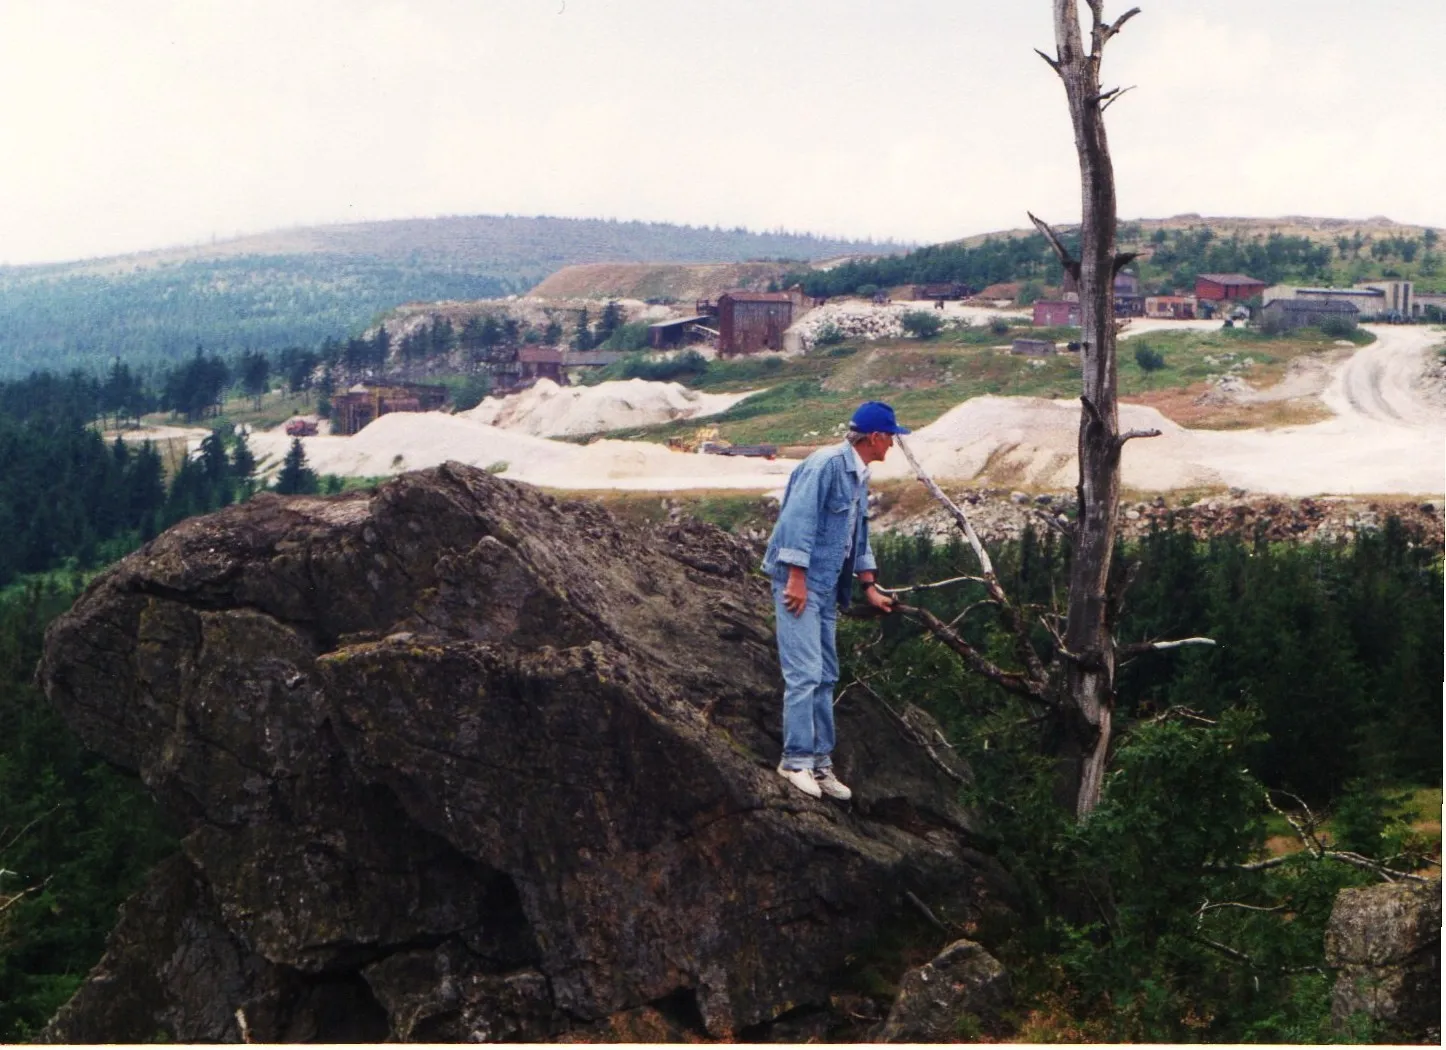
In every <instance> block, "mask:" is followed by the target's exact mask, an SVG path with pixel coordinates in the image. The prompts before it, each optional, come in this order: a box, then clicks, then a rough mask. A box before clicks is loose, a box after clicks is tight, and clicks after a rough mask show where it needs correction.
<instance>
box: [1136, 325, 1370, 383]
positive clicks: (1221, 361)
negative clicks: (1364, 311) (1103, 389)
mask: <svg viewBox="0 0 1446 1050" xmlns="http://www.w3.org/2000/svg"><path fill="white" fill-rule="evenodd" d="M1350 341H1351V342H1353V343H1354V344H1355V345H1357V346H1365V345H1367V344H1369V343H1372V342H1374V341H1375V336H1373V335H1371V334H1370V333H1369V332H1364V331H1360V330H1357V331H1356V332H1355V333H1354V334H1353V335H1352V336H1351V337H1350ZM1141 346H1148V347H1149V348H1150V349H1151V350H1156V351H1159V352H1160V353H1161V354H1162V355H1164V358H1165V367H1164V368H1161V369H1159V370H1157V371H1154V372H1145V371H1144V370H1143V369H1142V368H1140V366H1139V365H1138V364H1137V363H1136V362H1135V351H1136V350H1137V349H1138V348H1139V347H1141ZM1335 349H1337V347H1336V339H1335V337H1333V336H1328V335H1324V334H1322V333H1321V332H1319V331H1317V330H1316V329H1313V328H1306V329H1301V330H1300V331H1298V332H1291V333H1287V334H1283V335H1274V336H1272V335H1267V334H1266V333H1264V332H1260V331H1257V330H1255V329H1249V328H1219V329H1214V330H1200V329H1185V330H1181V331H1174V332H1150V333H1148V334H1143V335H1137V336H1133V337H1132V338H1129V339H1123V340H1121V341H1120V343H1119V350H1118V355H1117V361H1118V369H1119V392H1120V393H1121V394H1123V395H1132V394H1141V393H1145V392H1147V391H1152V390H1167V389H1171V388H1176V387H1188V386H1190V385H1192V384H1194V383H1198V382H1202V381H1203V380H1205V379H1207V378H1208V377H1210V376H1212V375H1220V374H1222V373H1224V372H1225V371H1226V370H1227V369H1228V368H1229V367H1230V366H1231V365H1232V364H1235V363H1243V362H1244V361H1246V360H1249V362H1250V364H1249V366H1248V367H1245V368H1237V369H1236V372H1237V374H1239V375H1241V376H1242V377H1244V378H1245V379H1246V380H1247V381H1248V382H1250V384H1251V385H1252V386H1260V385H1262V384H1263V383H1270V382H1273V381H1276V380H1278V379H1279V378H1280V375H1281V374H1282V373H1283V371H1284V369H1285V366H1286V365H1287V364H1288V363H1289V362H1290V361H1291V360H1293V359H1294V358H1296V357H1300V356H1302V355H1305V354H1311V353H1320V352H1326V351H1331V350H1335Z"/></svg>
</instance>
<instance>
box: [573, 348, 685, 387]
mask: <svg viewBox="0 0 1446 1050" xmlns="http://www.w3.org/2000/svg"><path fill="white" fill-rule="evenodd" d="M706 371H708V359H707V358H706V357H704V356H703V355H702V354H700V353H698V351H696V350H684V351H683V352H682V353H681V354H676V355H674V356H673V357H666V358H663V359H661V360H656V359H653V358H651V357H649V356H648V355H647V354H629V355H628V356H627V357H625V358H623V359H622V360H621V361H618V362H617V363H615V364H611V365H608V366H607V367H606V368H604V369H600V370H599V371H598V372H597V373H596V374H595V377H594V378H593V379H591V380H590V381H589V385H591V384H592V383H601V382H605V381H606V380H609V379H646V380H648V381H649V382H651V383H669V382H673V381H675V380H684V381H686V380H688V379H693V378H696V377H697V376H700V375H702V374H703V373H704V372H706Z"/></svg>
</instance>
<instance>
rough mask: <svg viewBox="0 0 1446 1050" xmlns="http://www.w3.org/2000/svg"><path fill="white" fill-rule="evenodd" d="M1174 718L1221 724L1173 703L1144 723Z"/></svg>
mask: <svg viewBox="0 0 1446 1050" xmlns="http://www.w3.org/2000/svg"><path fill="white" fill-rule="evenodd" d="M1172 718H1183V719H1185V721H1187V722H1199V723H1200V724H1201V725H1205V726H1213V725H1219V724H1220V723H1218V722H1216V721H1215V720H1214V719H1213V718H1206V717H1205V716H1204V715H1202V714H1201V713H1200V712H1199V711H1192V710H1191V709H1190V708H1188V707H1183V706H1181V705H1179V704H1172V705H1171V706H1169V707H1167V708H1165V710H1163V711H1161V712H1160V713H1159V714H1158V715H1153V716H1151V717H1150V718H1147V719H1145V720H1144V723H1143V724H1144V725H1154V724H1155V723H1157V722H1167V721H1169V720H1170V719H1172Z"/></svg>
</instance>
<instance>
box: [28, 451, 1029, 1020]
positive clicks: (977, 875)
mask: <svg viewBox="0 0 1446 1050" xmlns="http://www.w3.org/2000/svg"><path fill="white" fill-rule="evenodd" d="M752 569H753V555H752V553H751V551H750V550H749V548H748V547H746V546H745V545H743V544H741V543H739V542H737V541H734V540H732V539H731V538H729V537H728V536H727V535H726V534H724V533H722V532H720V531H718V530H716V529H713V528H711V527H708V526H704V525H700V524H697V523H692V522H677V523H670V524H663V525H659V526H628V525H624V524H622V523H620V522H619V521H618V520H616V519H614V518H612V517H611V516H610V515H609V514H608V513H607V512H605V511H603V510H602V509H600V508H598V507H596V506H593V505H587V504H580V503H567V502H561V501H556V500H553V499H550V498H548V497H546V496H544V495H542V494H540V493H538V492H536V491H535V490H532V489H529V488H527V487H525V486H521V485H516V484H512V483H509V482H505V481H501V480H499V479H496V478H494V477H491V476H489V475H487V474H486V473H484V472H482V471H478V470H474V469H471V468H467V467H462V466H459V465H457V464H447V465H444V466H442V467H439V468H436V469H433V470H429V471H423V472H419V473H416V474H410V475H404V476H403V477H401V478H398V479H396V480H394V481H393V482H391V483H389V484H387V485H386V486H384V487H383V488H381V489H380V490H378V491H377V492H375V493H374V494H368V493H352V494H347V495H343V496H339V497H335V498H330V499H319V498H303V497H298V498H292V499H283V498H280V497H274V496H262V497H259V498H257V499H255V500H252V501H250V502H248V503H246V504H245V505H243V506H239V507H233V508H230V509H228V510H225V511H222V512H220V513H218V514H215V515H211V516H209V517H206V518H200V519H193V520H191V521H188V522H185V523H183V524H182V525H180V526H178V527H176V528H175V529H173V530H171V531H170V532H168V533H166V534H164V535H163V536H161V537H159V538H158V539H157V540H155V541H154V542H152V543H151V544H149V545H148V546H146V547H145V548H143V549H142V550H141V551H139V552H137V553H136V554H134V555H132V556H130V557H128V558H126V559H125V560H124V561H122V562H121V563H119V564H118V565H117V566H115V567H114V568H113V569H112V570H111V571H109V572H108V573H107V574H105V575H104V576H102V577H100V578H99V579H97V580H96V582H95V583H94V584H93V585H92V586H91V587H90V589H89V590H88V591H87V592H86V593H85V595H84V596H83V597H82V598H81V599H80V600H79V601H78V602H77V603H76V605H75V607H74V608H73V609H72V610H71V612H69V613H68V614H67V615H66V616H64V617H62V618H61V619H60V620H58V621H57V622H56V623H55V624H54V625H53V626H52V628H51V630H50V632H49V635H48V637H47V644H46V652H45V657H44V660H43V661H42V665H41V669H40V672H39V677H40V680H41V682H42V683H43V684H44V687H45V689H46V692H47V694H48V696H49V697H50V699H51V701H52V702H54V703H55V704H57V705H58V706H59V708H60V709H61V710H62V711H63V713H64V714H65V716H66V717H67V719H68V720H69V721H70V722H71V724H72V725H73V726H74V727H75V728H76V729H77V730H78V731H79V732H80V734H81V735H82V736H83V738H84V739H85V741H86V742H87V744H88V745H89V746H91V747H93V748H95V749H97V750H99V751H100V752H102V753H103V754H105V755H106V756H107V757H108V758H110V759H111V760H113V761H115V762H117V763H119V764H120V765H122V766H125V767H127V768H130V769H134V770H136V771H138V773H139V774H140V776H141V777H142V779H143V780H144V782H145V783H146V784H147V785H148V786H149V787H150V788H151V790H152V791H153V792H154V793H155V794H156V795H157V797H158V798H159V799H160V800H161V801H162V803H163V804H164V805H165V806H166V807H167V808H168V809H169V811H170V812H171V813H172V814H174V816H175V818H176V820H177V821H178V822H179V824H180V825H181V828H182V830H183V832H184V840H183V852H182V854H181V855H180V856H178V857H176V858H175V859H173V860H172V861H171V862H170V863H169V864H167V865H164V866H163V867H162V868H161V869H160V870H159V871H157V872H156V874H155V875H154V877H153V878H152V880H151V882H150V883H149V884H148V885H147V886H146V887H145V888H144V889H143V890H142V891H141V892H140V893H138V894H137V895H136V896H135V897H134V898H133V899H132V900H131V901H130V902H129V903H128V904H127V905H126V906H125V909H124V912H123V916H122V921H121V923H120V925H119V927H118V928H117V930H116V931H115V933H114V934H113V936H112V939H111V942H110V945H109V948H108V951H107V954H106V956H105V958H104V959H103V960H102V961H101V963H100V964H99V965H98V967H97V968H96V970H95V971H94V972H93V973H92V974H91V976H90V977H89V979H88V980H87V981H86V983H85V984H84V985H83V986H82V988H81V990H80V991H79V992H78V994H77V995H76V996H75V998H74V999H73V1000H72V1002H71V1003H70V1004H69V1005H68V1006H67V1007H66V1008H65V1009H64V1010H63V1011H62V1012H61V1014H60V1015H59V1016H58V1017H57V1019H56V1020H55V1021H54V1022H53V1024H52V1026H51V1028H50V1029H49V1031H48V1032H47V1038H48V1039H50V1040H52V1041H65V1042H116V1041H149V1040H153V1039H156V1038H165V1039H170V1040H181V1041H211V1040H238V1039H243V1038H245V1039H251V1040H259V1041H271V1040H288V1041H289V1040H307V1039H315V1040H322V1041H336V1040H346V1039H365V1040H380V1039H387V1038H390V1039H422V1040H485V1039H514V1040H515V1039H558V1038H613V1039H616V1038H620V1037H622V1035H623V1034H626V1033H629V1032H633V1033H636V1032H639V1031H642V1032H645V1033H646V1032H652V1033H653V1036H652V1037H653V1038H662V1037H663V1035H660V1034H659V1033H660V1032H661V1033H663V1034H666V1035H667V1036H668V1037H670V1038H671V1037H679V1036H681V1035H690V1036H698V1035H704V1034H707V1035H711V1036H714V1037H723V1038H728V1037H740V1036H745V1037H750V1038H760V1039H765V1038H769V1037H770V1036H777V1035H779V1034H780V1033H781V1032H782V1029H780V1030H779V1031H778V1032H775V1031H774V1028H773V1022H774V1021H775V1019H777V1018H779V1017H780V1016H781V1015H784V1014H785V1013H788V1014H789V1015H790V1018H793V1019H796V1018H797V1017H798V1016H799V1014H800V1012H805V1013H806V1012H807V1011H809V1010H811V1009H821V1008H823V1007H824V1006H825V1004H827V1002H828V998H829V992H830V988H829V980H830V977H831V975H833V974H834V973H836V972H837V971H838V970H839V969H840V968H841V967H842V966H843V964H844V962H845V959H846V957H847V956H848V954H849V953H850V952H852V951H855V950H857V949H858V947H859V946H860V945H861V944H864V943H866V942H868V941H869V940H870V939H871V938H873V937H875V936H876V935H877V934H878V932H879V931H880V930H881V929H883V928H884V927H886V926H887V925H889V924H891V923H893V922H896V921H897V920H898V917H899V915H900V913H901V909H902V908H903V907H905V904H904V901H905V897H906V895H913V896H914V897H916V898H917V899H918V901H919V902H926V903H927V906H928V907H929V908H931V909H932V910H933V912H934V913H935V914H937V915H940V916H942V917H944V919H945V921H948V922H967V921H970V920H971V919H972V918H977V917H978V916H979V915H980V914H981V913H982V910H983V909H986V908H989V907H992V906H994V904H993V902H997V901H998V900H1000V899H1001V898H1003V897H1007V894H1008V887H1007V885H1006V883H1005V882H1004V880H1003V879H1002V877H1001V876H1000V874H999V872H998V869H997V868H996V867H995V866H994V865H993V864H992V863H991V862H990V861H989V860H988V859H987V858H986V857H985V856H983V855H982V854H980V853H979V852H977V851H976V850H975V849H974V848H972V847H971V845H970V842H971V837H972V836H971V832H970V824H971V820H970V816H969V814H967V813H965V812H963V811H961V810H960V809H959V808H958V806H957V805H956V803H955V801H954V799H955V785H954V783H953V782H952V780H951V779H950V778H949V777H948V776H947V775H945V773H944V772H942V771H941V770H940V769H939V768H938V767H936V766H935V765H933V764H931V762H930V760H929V759H928V758H927V757H926V756H924V755H923V754H921V753H919V752H918V751H917V750H916V749H915V746H914V745H913V744H911V743H909V742H908V740H907V739H906V736H905V734H904V733H902V732H901V731H900V729H899V727H898V726H897V725H896V724H895V723H894V722H893V721H892V717H893V716H891V715H890V714H889V713H887V712H885V711H883V710H881V709H879V708H877V707H874V706H865V705H864V703H863V702H862V701H857V700H847V701H845V702H844V703H843V704H841V705H840V708H839V717H840V748H839V752H838V754H837V760H838V765H839V766H840V770H841V773H842V775H843V776H844V778H845V779H847V780H850V781H852V783H853V785H854V787H855V789H856V797H855V801H854V803H853V804H852V805H850V806H840V805H837V804H829V803H825V802H817V801H813V800H809V799H807V798H804V797H803V796H801V795H799V794H798V793H797V792H794V791H793V790H792V789H790V788H788V787H787V785H785V784H784V783H783V781H782V780H781V779H780V778H779V777H778V776H777V775H776V774H775V773H774V772H773V768H772V767H773V764H774V763H775V761H776V755H777V752H778V730H777V723H778V720H779V719H778V700H777V683H778V670H777V666H776V661H775V657H774V655H773V649H772V644H771V634H770V630H769V624H768V620H767V613H768V610H769V605H770V603H769V601H768V599H767V593H766V586H765V583H764V581H762V580H761V579H760V578H759V577H757V576H756V575H755V574H754V573H753V571H752ZM906 717H909V718H914V719H922V718H923V716H922V715H921V714H919V713H917V712H911V713H909V714H908V715H906ZM957 772H962V773H965V774H967V771H956V773H957ZM664 1015H666V1016H667V1017H670V1018H672V1019H673V1021H672V1022H671V1023H673V1024H675V1027H673V1028H666V1027H663V1028H659V1027H657V1026H656V1025H654V1026H653V1027H651V1028H650V1027H649V1026H648V1024H647V1023H643V1022H639V1021H638V1019H639V1018H640V1017H641V1018H644V1020H645V1021H646V1019H647V1018H653V1019H654V1020H656V1019H657V1018H658V1017H659V1016H664ZM785 1023H787V1021H786V1022H785ZM690 1025H691V1026H690Z"/></svg>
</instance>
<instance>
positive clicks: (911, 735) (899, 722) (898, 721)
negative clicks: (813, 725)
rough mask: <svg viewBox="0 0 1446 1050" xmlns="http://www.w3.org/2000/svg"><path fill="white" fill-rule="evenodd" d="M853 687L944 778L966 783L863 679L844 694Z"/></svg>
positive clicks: (850, 684)
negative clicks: (871, 701) (865, 695)
mask: <svg viewBox="0 0 1446 1050" xmlns="http://www.w3.org/2000/svg"><path fill="white" fill-rule="evenodd" d="M854 686H858V687H859V688H860V689H862V690H863V691H864V692H866V693H868V694H869V695H870V696H871V697H873V698H874V699H875V700H877V701H878V702H879V706H880V707H882V708H883V709H884V710H885V711H887V712H888V713H889V715H890V717H892V718H893V720H894V724H895V725H896V726H898V727H899V730H900V731H901V732H902V733H903V735H904V738H905V739H907V740H910V741H912V742H913V743H915V744H917V745H918V746H919V748H920V749H921V750H922V751H923V752H924V754H926V755H928V756H929V759H930V760H931V761H932V762H933V763H934V765H936V766H938V767H939V768H940V769H941V770H943V771H944V775H945V776H947V777H948V778H949V779H950V780H952V781H954V782H955V783H956V784H967V783H968V780H967V779H965V777H964V776H963V775H962V774H960V773H959V772H958V770H956V769H954V768H953V767H952V766H950V765H949V763H947V762H945V761H944V760H943V759H942V758H940V757H939V752H937V751H935V750H934V745H932V744H931V743H929V739H928V737H926V736H924V735H923V734H922V733H920V732H919V731H918V730H917V729H915V728H914V727H913V726H911V725H909V721H908V719H906V718H905V717H904V716H903V715H901V714H899V712H897V711H895V710H894V705H893V704H891V703H889V702H888V701H887V700H885V699H884V698H883V697H882V696H880V695H879V693H878V690H877V689H875V688H874V687H873V686H871V685H869V684H868V682H866V681H864V680H863V679H860V678H855V679H854V680H853V681H852V682H850V683H849V684H848V685H847V686H846V687H845V689H844V691H845V692H846V691H847V690H848V689H852V688H853V687H854ZM840 695H842V694H840Z"/></svg>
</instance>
